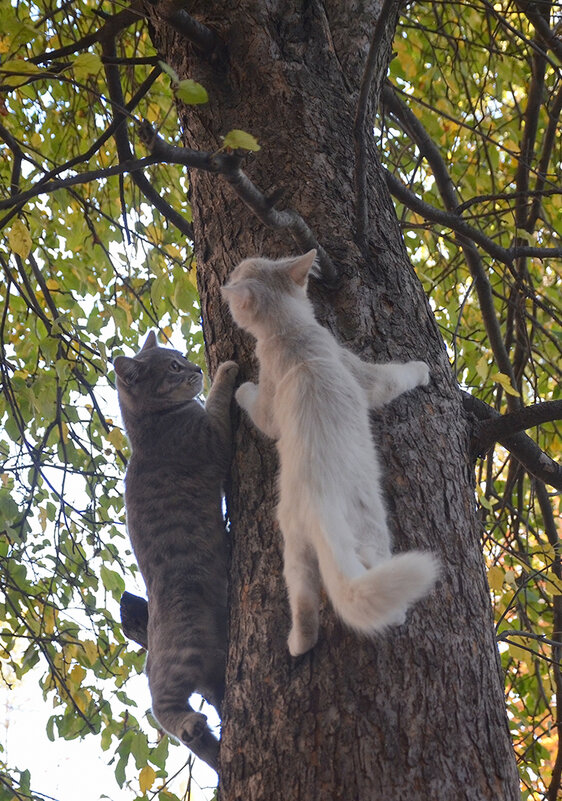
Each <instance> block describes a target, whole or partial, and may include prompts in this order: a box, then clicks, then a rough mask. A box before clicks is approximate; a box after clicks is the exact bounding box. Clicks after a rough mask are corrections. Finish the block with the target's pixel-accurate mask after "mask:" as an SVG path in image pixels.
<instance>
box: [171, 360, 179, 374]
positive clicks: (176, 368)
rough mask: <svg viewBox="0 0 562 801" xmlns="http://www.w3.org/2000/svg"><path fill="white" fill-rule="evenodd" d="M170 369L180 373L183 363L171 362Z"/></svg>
mask: <svg viewBox="0 0 562 801" xmlns="http://www.w3.org/2000/svg"><path fill="white" fill-rule="evenodd" d="M170 370H173V371H174V373H179V371H180V370H181V364H180V363H179V362H176V361H173V362H170Z"/></svg>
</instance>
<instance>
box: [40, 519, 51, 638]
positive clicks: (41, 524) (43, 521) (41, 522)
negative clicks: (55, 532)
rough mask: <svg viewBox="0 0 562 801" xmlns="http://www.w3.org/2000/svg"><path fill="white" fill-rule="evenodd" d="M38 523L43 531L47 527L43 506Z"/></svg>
mask: <svg viewBox="0 0 562 801" xmlns="http://www.w3.org/2000/svg"><path fill="white" fill-rule="evenodd" d="M39 524H40V526H41V531H45V529H46V528H47V510H46V509H44V508H43V507H41V508H40V509H39ZM49 633H50V632H49Z"/></svg>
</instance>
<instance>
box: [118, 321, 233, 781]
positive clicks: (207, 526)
mask: <svg viewBox="0 0 562 801" xmlns="http://www.w3.org/2000/svg"><path fill="white" fill-rule="evenodd" d="M114 367H115V372H116V375H117V391H118V395H119V405H120V407H121V413H122V416H123V422H124V424H125V429H126V432H127V436H128V438H129V442H130V445H131V451H132V454H131V458H130V460H129V464H128V467H127V473H126V476H125V505H126V510H127V528H128V531H129V536H130V538H131V542H132V545H133V550H134V552H135V556H136V558H137V561H138V565H139V568H140V571H141V573H142V575H143V578H144V580H145V583H146V589H147V595H148V627H147V639H148V643H147V644H148V658H147V662H146V672H147V674H148V682H149V687H150V692H151V695H152V704H153V713H154V716H155V717H156V719H157V720H158V722H159V724H160V725H161V726H162V728H163V729H165V730H166V731H167V732H168V733H169V734H171V735H172V736H174V737H177V738H178V739H179V740H181V742H183V743H185V745H187V746H188V747H189V748H190V749H191V750H192V751H193V753H194V754H196V755H197V756H198V757H200V758H201V759H203V760H205V762H207V763H208V764H209V765H211V767H213V768H215V769H216V768H217V758H218V740H217V739H216V737H214V736H213V734H212V733H211V731H210V729H209V727H208V726H207V719H206V717H205V715H203V714H201V713H200V712H196V711H194V710H193V709H192V708H191V707H190V705H189V703H188V699H189V697H190V695H191V694H192V693H193V692H199V693H201V695H203V696H204V697H205V698H206V699H207V701H209V702H210V703H211V704H213V706H215V707H216V708H217V709H219V708H220V704H221V701H222V697H223V693H224V670H225V658H226V620H227V613H226V604H227V559H228V552H227V535H226V531H225V524H224V519H223V513H222V483H223V480H224V478H225V476H226V473H227V470H228V467H229V463H230V447H231V430H230V401H231V398H232V393H233V387H234V381H235V379H236V375H237V373H238V366H237V365H236V364H235V363H234V362H225V363H224V364H221V366H220V367H219V369H218V372H217V375H216V377H215V381H214V383H213V386H212V388H211V391H210V392H209V396H208V398H207V402H206V405H205V407H203V406H202V405H201V404H200V403H199V401H198V400H196V396H197V395H198V394H199V393H200V391H201V389H202V386H203V379H202V375H201V370H200V368H199V367H197V366H196V365H195V364H191V362H188V361H187V359H185V358H184V357H183V356H182V355H181V353H179V352H178V351H176V350H170V349H168V348H160V347H158V344H157V341H156V336H155V335H154V333H153V332H151V333H150V334H149V335H148V337H147V339H146V342H145V343H144V345H143V347H142V350H141V351H140V352H139V353H137V355H136V356H134V357H133V358H129V357H126V356H117V357H116V358H115V360H114Z"/></svg>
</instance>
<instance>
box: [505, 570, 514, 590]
mask: <svg viewBox="0 0 562 801" xmlns="http://www.w3.org/2000/svg"><path fill="white" fill-rule="evenodd" d="M505 583H506V584H509V586H510V587H513V588H514V589H515V588H516V586H517V584H516V582H515V571H514V570H506V571H505Z"/></svg>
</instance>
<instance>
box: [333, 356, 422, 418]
mask: <svg viewBox="0 0 562 801" xmlns="http://www.w3.org/2000/svg"><path fill="white" fill-rule="evenodd" d="M342 356H343V360H344V363H345V364H346V365H347V367H348V368H349V369H350V370H351V372H352V373H353V375H354V376H355V378H356V379H357V380H358V381H359V383H360V384H361V386H362V387H363V389H365V390H366V392H367V397H368V400H369V406H370V407H371V408H372V409H380V408H381V406H384V405H385V404H387V403H390V401H392V400H394V398H397V397H398V396H399V395H401V394H402V393H403V392H407V391H408V390H410V389H414V388H415V387H419V386H425V385H426V384H428V383H429V378H430V373H429V367H428V366H427V364H426V363H425V362H420V361H411V362H389V363H388V364H372V363H371V362H364V361H363V360H362V359H360V358H359V357H358V356H356V355H355V353H352V352H351V351H348V350H345V349H344V348H342Z"/></svg>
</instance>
